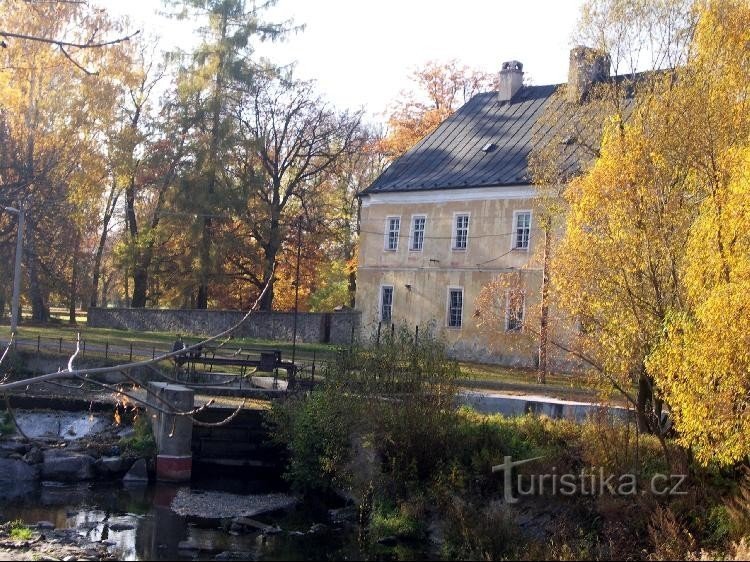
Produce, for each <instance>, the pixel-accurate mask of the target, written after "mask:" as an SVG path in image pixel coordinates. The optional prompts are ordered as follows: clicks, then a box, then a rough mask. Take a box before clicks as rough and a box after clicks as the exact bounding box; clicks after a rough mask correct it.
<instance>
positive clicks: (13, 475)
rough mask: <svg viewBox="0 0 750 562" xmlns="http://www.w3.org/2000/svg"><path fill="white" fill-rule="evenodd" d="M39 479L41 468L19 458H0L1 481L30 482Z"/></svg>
mask: <svg viewBox="0 0 750 562" xmlns="http://www.w3.org/2000/svg"><path fill="white" fill-rule="evenodd" d="M38 479H39V468H38V467H36V466H29V465H28V464H26V463H25V462H24V461H22V460H18V459H0V482H29V481H33V480H38Z"/></svg>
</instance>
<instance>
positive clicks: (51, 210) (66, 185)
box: [0, 1, 128, 321]
mask: <svg viewBox="0 0 750 562" xmlns="http://www.w3.org/2000/svg"><path fill="white" fill-rule="evenodd" d="M10 4H12V6H9V8H12V9H8V10H6V11H4V12H3V13H2V17H1V18H0V26H2V27H3V28H5V29H13V30H16V31H17V32H18V33H19V34H22V35H27V36H33V37H52V36H57V35H58V34H59V33H61V32H63V31H64V30H66V31H67V32H68V34H69V36H71V37H90V36H91V33H94V30H96V29H98V30H100V31H101V32H105V33H106V32H108V31H109V30H112V29H115V28H116V25H115V24H114V23H113V22H111V21H110V20H108V19H107V18H106V16H105V15H104V14H103V13H100V12H96V13H95V14H94V15H92V14H90V13H89V12H88V11H87V10H86V9H85V6H83V5H80V4H77V3H76V4H73V3H56V2H52V3H44V4H37V3H27V2H20V1H17V2H12V3H10ZM120 47H121V45H115V46H112V47H110V48H108V49H86V50H82V52H81V53H79V55H78V61H79V63H80V64H82V65H95V66H96V67H98V68H100V69H101V70H102V72H100V75H98V76H95V75H90V74H86V73H81V72H80V71H79V70H78V69H77V68H75V67H74V66H72V65H71V64H70V61H69V59H68V58H67V56H66V55H64V54H63V53H62V52H60V50H55V49H54V48H52V47H51V46H50V45H49V44H48V43H46V42H42V41H20V42H18V43H16V44H14V46H13V48H8V49H5V50H4V51H3V55H4V58H5V60H4V70H3V72H2V88H0V105H2V107H3V112H2V119H3V122H4V123H3V128H4V133H5V140H6V142H5V143H4V146H3V153H2V155H1V157H2V160H3V162H2V170H3V172H2V178H1V181H2V184H3V189H4V195H5V196H6V197H7V198H8V199H10V200H13V199H15V200H18V199H20V198H23V199H24V200H25V201H26V209H27V237H26V242H27V243H26V248H25V257H26V262H27V273H28V278H29V296H30V300H31V306H32V315H33V318H34V319H35V320H37V321H44V320H46V319H47V318H48V315H49V311H48V296H49V294H50V292H53V291H55V292H57V293H58V294H61V295H67V296H68V297H69V300H71V301H75V300H76V299H77V295H78V290H79V283H78V279H79V278H80V277H81V275H82V272H83V268H82V267H81V266H82V264H81V263H80V260H79V257H80V250H81V244H82V243H83V241H84V240H86V239H87V238H88V234H89V227H90V225H91V221H88V220H87V219H86V216H85V215H86V211H87V210H88V209H90V207H91V201H94V202H97V203H98V201H99V199H100V191H101V187H100V186H101V181H102V179H103V178H104V176H105V175H106V174H105V167H104V154H103V151H102V150H101V146H102V144H101V140H102V135H103V131H105V130H106V128H107V127H108V126H109V124H110V123H111V118H112V107H113V106H114V99H115V95H116V91H117V85H116V82H117V80H118V79H119V74H118V71H119V69H121V68H123V67H127V66H128V60H127V57H126V56H125V55H124V52H123V50H122V49H121V48H120ZM61 92H65V95H60V93H61Z"/></svg>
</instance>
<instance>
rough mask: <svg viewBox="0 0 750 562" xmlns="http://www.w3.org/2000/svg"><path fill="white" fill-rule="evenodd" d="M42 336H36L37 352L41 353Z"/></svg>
mask: <svg viewBox="0 0 750 562" xmlns="http://www.w3.org/2000/svg"><path fill="white" fill-rule="evenodd" d="M41 348H42V336H41V335H40V334H37V335H36V352H37V353H39V352H40V351H41V350H42V349H41Z"/></svg>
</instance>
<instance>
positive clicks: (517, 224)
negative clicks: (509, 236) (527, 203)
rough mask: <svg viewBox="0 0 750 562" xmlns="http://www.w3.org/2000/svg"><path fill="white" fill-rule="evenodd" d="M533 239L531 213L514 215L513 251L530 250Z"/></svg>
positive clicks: (516, 213)
mask: <svg viewBox="0 0 750 562" xmlns="http://www.w3.org/2000/svg"><path fill="white" fill-rule="evenodd" d="M530 237H531V211H516V212H514V213H513V249H514V250H528V249H529V238H530Z"/></svg>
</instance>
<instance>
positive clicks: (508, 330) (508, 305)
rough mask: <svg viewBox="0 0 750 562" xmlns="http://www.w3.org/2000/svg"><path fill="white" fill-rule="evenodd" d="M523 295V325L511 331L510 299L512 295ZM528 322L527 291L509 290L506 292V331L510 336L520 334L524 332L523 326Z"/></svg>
mask: <svg viewBox="0 0 750 562" xmlns="http://www.w3.org/2000/svg"><path fill="white" fill-rule="evenodd" d="M514 293H515V294H518V295H521V298H522V299H523V301H522V304H521V325H520V326H519V327H518V328H514V329H512V330H511V329H510V297H511V295H512V294H514ZM525 321H526V291H524V290H522V289H507V290H506V291H505V331H506V332H508V333H509V334H520V333H522V332H523V325H524V322H525Z"/></svg>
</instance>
